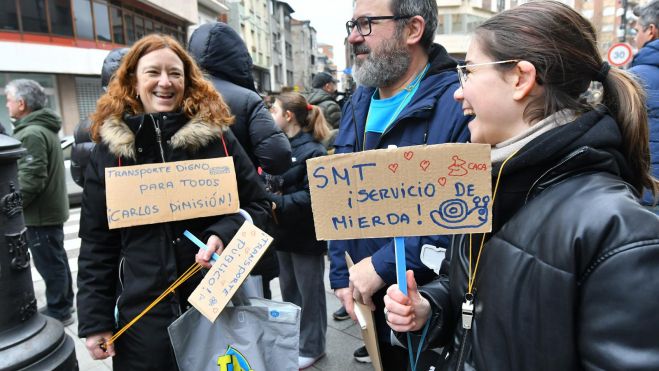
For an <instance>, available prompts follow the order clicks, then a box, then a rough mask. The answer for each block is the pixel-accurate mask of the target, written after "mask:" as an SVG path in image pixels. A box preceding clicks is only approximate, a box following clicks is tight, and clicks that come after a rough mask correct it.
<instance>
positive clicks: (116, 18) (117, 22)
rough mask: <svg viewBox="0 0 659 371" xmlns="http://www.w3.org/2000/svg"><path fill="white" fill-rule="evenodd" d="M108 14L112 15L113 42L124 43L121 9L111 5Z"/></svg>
mask: <svg viewBox="0 0 659 371" xmlns="http://www.w3.org/2000/svg"><path fill="white" fill-rule="evenodd" d="M110 14H111V15H112V35H113V36H114V42H115V43H117V44H125V43H126V40H125V39H124V17H123V13H122V11H121V9H119V8H115V7H111V8H110Z"/></svg>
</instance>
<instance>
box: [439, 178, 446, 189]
mask: <svg viewBox="0 0 659 371" xmlns="http://www.w3.org/2000/svg"><path fill="white" fill-rule="evenodd" d="M437 183H439V185H440V186H442V187H443V186H445V185H446V178H444V177H441V178H439V179H437Z"/></svg>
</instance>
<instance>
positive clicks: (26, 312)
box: [0, 134, 78, 371]
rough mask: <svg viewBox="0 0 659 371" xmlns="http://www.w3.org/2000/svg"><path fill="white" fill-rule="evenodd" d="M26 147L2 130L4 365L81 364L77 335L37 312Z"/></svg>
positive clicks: (0, 356) (0, 342)
mask: <svg viewBox="0 0 659 371" xmlns="http://www.w3.org/2000/svg"><path fill="white" fill-rule="evenodd" d="M25 152H26V151H25V149H23V148H22V147H21V142H19V141H18V140H16V139H14V138H12V137H9V136H6V135H4V134H0V371H5V370H67V371H68V370H78V361H77V359H76V354H75V347H74V343H73V339H71V337H69V336H68V335H66V334H64V327H62V324H61V323H60V322H59V321H58V320H56V319H53V318H50V317H46V316H43V315H41V314H40V313H38V312H37V299H36V298H35V297H34V286H32V274H31V273H30V253H29V252H28V248H27V240H26V235H27V233H26V229H25V223H24V221H23V201H22V198H21V194H20V192H19V187H18V166H17V164H16V161H17V160H18V159H19V158H21V157H22V156H23V155H24V154H25Z"/></svg>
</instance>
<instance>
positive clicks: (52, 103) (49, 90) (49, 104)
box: [0, 72, 60, 127]
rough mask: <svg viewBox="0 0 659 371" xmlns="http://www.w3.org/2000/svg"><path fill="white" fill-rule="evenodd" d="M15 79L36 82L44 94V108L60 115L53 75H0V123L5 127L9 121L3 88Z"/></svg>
mask: <svg viewBox="0 0 659 371" xmlns="http://www.w3.org/2000/svg"><path fill="white" fill-rule="evenodd" d="M16 79H30V80H34V81H36V82H38V83H39V84H40V85H41V86H42V87H43V88H44V92H45V93H46V98H47V101H46V108H50V109H52V110H53V111H55V112H56V113H57V114H58V115H59V114H60V109H59V99H58V97H57V93H56V92H57V86H56V84H55V75H50V74H42V73H4V72H3V73H0V122H2V123H3V125H5V127H7V126H8V125H7V124H9V123H10V122H11V121H10V120H9V112H8V111H7V107H6V105H7V97H6V95H5V94H6V93H5V86H6V85H7V83H8V82H10V81H12V80H16Z"/></svg>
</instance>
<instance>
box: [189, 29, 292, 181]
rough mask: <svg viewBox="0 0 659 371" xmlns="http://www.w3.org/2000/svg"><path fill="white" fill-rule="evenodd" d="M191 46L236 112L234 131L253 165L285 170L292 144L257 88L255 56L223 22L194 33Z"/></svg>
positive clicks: (272, 169) (287, 165)
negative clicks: (254, 72)
mask: <svg viewBox="0 0 659 371" xmlns="http://www.w3.org/2000/svg"><path fill="white" fill-rule="evenodd" d="M188 49H189V51H190V54H192V56H193V57H194V59H195V60H196V61H197V63H198V64H199V66H200V67H201V68H202V69H204V70H205V71H206V72H208V73H209V74H210V76H209V78H210V80H211V82H212V83H213V85H215V89H217V91H219V92H220V94H222V97H223V98H224V101H225V102H226V103H227V105H228V106H229V108H230V109H231V113H232V114H233V115H234V116H235V118H236V119H235V122H234V124H233V125H231V131H233V134H234V135H235V136H236V138H238V141H239V142H240V144H241V145H242V146H243V148H245V151H246V152H247V154H248V155H249V157H250V159H251V160H252V162H253V163H254V166H255V167H261V168H262V169H263V170H264V171H265V172H267V173H269V174H282V173H283V172H284V171H286V170H287V169H288V168H289V167H290V165H291V145H290V143H289V142H288V138H286V135H284V133H282V131H281V130H280V129H279V127H278V126H277V125H276V124H275V122H274V120H273V119H272V115H270V112H268V109H267V108H266V107H265V105H264V104H263V100H262V99H261V97H260V96H259V95H258V94H257V93H256V91H255V89H254V80H253V78H252V58H251V57H250V56H249V53H248V52H247V48H246V47H245V43H244V42H243V41H242V39H241V38H240V36H239V35H238V34H237V33H236V32H235V31H234V30H232V29H231V27H229V26H227V25H226V24H224V23H219V22H217V23H207V24H205V25H202V26H201V27H199V28H198V29H196V30H195V31H194V32H193V33H192V36H191V37H190V43H189V46H188Z"/></svg>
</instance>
